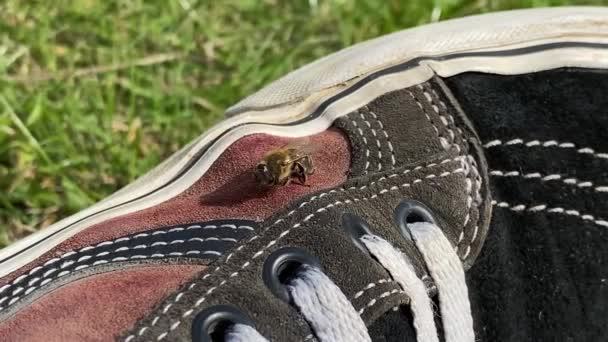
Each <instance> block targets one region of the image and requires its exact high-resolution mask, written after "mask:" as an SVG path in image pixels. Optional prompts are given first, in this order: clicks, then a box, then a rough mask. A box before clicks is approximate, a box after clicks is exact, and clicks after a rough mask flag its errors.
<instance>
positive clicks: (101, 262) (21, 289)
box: [0, 250, 222, 311]
mask: <svg viewBox="0 0 608 342" xmlns="http://www.w3.org/2000/svg"><path fill="white" fill-rule="evenodd" d="M192 252H195V251H188V252H187V253H186V254H189V253H190V254H192ZM196 252H198V253H197V254H211V255H216V256H221V255H222V253H220V252H218V251H212V250H205V251H196ZM182 254H183V253H179V255H182ZM168 255H170V256H171V255H174V253H169V254H168ZM165 256H167V255H165V254H161V253H155V254H152V255H149V256H148V255H133V256H130V257H129V258H125V257H122V258H121V259H120V260H117V259H118V258H114V259H112V260H97V261H95V262H93V263H92V264H85V265H80V266H78V267H76V268H75V269H73V270H66V271H62V272H60V273H58V274H57V276H56V277H54V278H53V277H49V278H47V279H44V278H43V279H44V280H43V281H42V282H41V283H40V285H38V286H31V287H29V288H27V289H26V291H25V293H24V294H23V296H25V295H27V294H29V293H30V292H32V291H34V290H35V289H37V288H40V287H42V286H43V285H46V284H47V283H48V282H50V281H52V280H55V279H58V278H60V277H63V276H65V275H68V274H70V273H74V272H76V271H79V270H81V269H84V268H87V267H90V266H97V265H102V264H107V263H108V262H110V261H124V260H128V259H131V260H141V259H148V258H153V257H165ZM23 289H25V288H23V287H19V288H18V290H19V291H17V290H15V291H13V293H12V295H11V296H4V297H2V298H0V304H1V303H2V302H3V301H5V300H6V299H7V298H13V299H11V300H10V301H9V303H8V304H7V305H6V306H5V307H0V311H2V310H4V309H6V308H8V307H9V306H10V305H11V304H13V303H14V302H16V301H17V300H18V299H19V298H21V297H23V296H15V295H16V294H19V293H21V292H22V291H23Z"/></svg>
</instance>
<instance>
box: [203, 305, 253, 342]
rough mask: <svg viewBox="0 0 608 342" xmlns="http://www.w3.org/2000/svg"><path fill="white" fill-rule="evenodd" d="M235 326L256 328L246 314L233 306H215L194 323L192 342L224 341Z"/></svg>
mask: <svg viewBox="0 0 608 342" xmlns="http://www.w3.org/2000/svg"><path fill="white" fill-rule="evenodd" d="M234 324H245V325H249V326H252V327H253V326H254V325H253V321H252V320H251V319H250V318H249V317H248V316H247V315H246V314H245V313H243V312H242V311H240V310H238V309H237V308H235V307H233V306H230V305H215V306H212V307H209V308H206V309H205V310H203V311H201V312H200V313H199V314H198V315H196V318H195V319H194V321H193V322H192V341H193V342H214V341H216V342H217V341H224V336H225V334H226V331H227V330H228V328H230V327H231V326H232V325H234Z"/></svg>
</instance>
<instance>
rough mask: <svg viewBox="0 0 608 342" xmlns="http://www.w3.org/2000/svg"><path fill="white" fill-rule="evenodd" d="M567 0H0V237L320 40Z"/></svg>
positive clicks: (85, 199) (70, 201)
mask: <svg viewBox="0 0 608 342" xmlns="http://www.w3.org/2000/svg"><path fill="white" fill-rule="evenodd" d="M577 3H578V4H581V2H577V1H563V0H560V1H549V0H528V1H507V0H504V1H491V0H486V1H483V0H479V1H463V0H445V1H440V0H437V1H431V0H429V1H406V0H399V1H372V0H368V1H363V0H362V1H346V0H343V1H337V0H334V1H323V0H309V1H303V0H298V1H279V0H274V1H258V0H241V1H209V0H203V1H193V0H179V1H178V0H172V1H164V0H163V1H160V0H159V1H143V0H130V1H127V0H107V1H97V0H80V1H66V0H59V1H52V2H50V1H26V0H22V1H18V0H4V1H2V3H1V4H0V247H1V246H4V245H7V244H9V243H11V242H12V241H15V240H16V239H19V238H21V237H23V236H25V235H27V234H29V233H31V232H33V231H35V230H37V229H40V228H43V227H45V226H48V225H49V224H51V223H53V222H55V221H57V220H58V219H60V218H62V217H65V216H67V215H69V214H72V213H74V212H76V211H78V210H80V209H82V208H84V207H86V206H89V205H91V204H93V203H95V202H96V201H98V200H100V199H102V198H104V197H105V196H107V195H108V194H110V193H112V192H114V191H115V190H117V189H119V188H121V187H122V186H124V185H126V184H127V183H129V182H131V181H133V180H134V179H135V178H137V177H138V176H140V175H142V174H143V173H145V172H146V171H147V170H149V169H150V168H152V167H153V166H154V165H156V164H157V163H159V162H160V161H161V160H162V159H164V158H166V157H167V156H168V155H170V154H171V153H172V152H174V151H176V150H177V149H178V148H179V147H180V146H183V145H184V144H185V143H187V142H188V141H190V140H191V139H193V138H194V137H196V136H198V135H199V134H201V133H202V132H204V131H205V129H206V128H208V127H209V126H210V125H212V124H213V123H215V122H217V121H218V120H220V119H221V118H222V115H223V110H224V109H225V108H227V107H228V106H229V105H231V104H233V103H234V102H236V101H237V100H238V99H240V98H242V97H244V96H246V95H247V94H249V93H251V92H253V91H255V90H257V89H259V88H260V87H262V86H263V85H264V84H266V83H268V82H269V81H271V80H273V79H276V78H278V77H279V76H281V75H283V74H285V73H286V72H288V71H290V70H293V69H295V68H297V67H298V66H301V65H303V64H306V63H308V62H310V61H313V60H315V59H316V58H319V57H321V56H324V55H326V54H328V53H330V52H333V51H336V50H339V49H341V48H343V47H346V46H349V45H351V44H353V43H356V42H360V41H362V40H365V39H369V38H372V37H376V36H379V35H382V34H385V33H388V32H393V31H396V30H400V29H404V28H407V27H411V26H415V25H420V24H424V23H428V22H432V21H437V20H443V19H447V18H452V17H459V16H464V15H469V14H475V13H483V12H490V11H496V10H504V9H512V8H521V7H533V6H551V5H563V4H577ZM584 3H586V4H602V3H604V4H607V1H595V2H589V1H587V2H584Z"/></svg>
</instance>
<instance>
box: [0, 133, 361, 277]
mask: <svg viewBox="0 0 608 342" xmlns="http://www.w3.org/2000/svg"><path fill="white" fill-rule="evenodd" d="M291 142H296V140H295V139H288V138H281V137H276V136H270V135H264V134H254V135H250V136H246V137H244V138H242V139H240V140H238V141H237V142H235V143H234V144H233V145H231V146H230V147H228V149H226V151H224V153H223V154H222V155H221V156H220V157H219V158H218V159H217V160H216V161H215V162H214V164H213V165H212V166H211V168H210V169H209V170H208V171H207V173H206V174H205V175H204V176H203V177H201V178H200V179H199V180H198V181H197V182H196V183H195V184H193V185H192V186H191V187H190V188H189V189H187V190H186V191H184V192H183V193H181V194H180V195H178V196H176V197H174V198H171V199H169V200H167V201H166V202H163V203H161V204H159V205H156V206H153V207H151V208H148V209H145V210H141V211H138V212H135V213H132V214H128V215H123V216H119V217H115V218H112V219H109V220H107V221H104V222H102V223H99V224H96V225H93V226H91V227H89V228H87V229H85V230H83V231H82V232H80V233H79V234H77V235H76V236H74V237H72V238H70V239H68V240H66V241H65V242H63V243H61V244H59V245H58V246H57V247H55V248H53V249H52V250H51V251H49V252H48V253H45V254H44V255H43V256H41V257H40V258H38V259H36V261H34V262H32V263H30V264H28V265H26V266H24V267H22V268H21V269H19V270H18V271H16V272H13V273H11V274H10V275H8V276H6V277H4V278H3V279H2V280H0V286H2V285H4V284H6V283H9V282H10V281H12V280H13V279H15V278H17V277H18V276H20V275H22V274H24V273H25V272H27V271H29V270H30V269H32V268H34V267H36V266H39V265H41V264H43V263H44V262H46V261H48V260H49V259H52V258H55V257H58V256H60V255H62V254H64V253H66V252H69V251H72V250H77V249H80V248H83V247H85V246H89V245H95V244H98V243H101V242H103V241H111V240H114V239H117V238H120V237H123V236H126V235H129V234H135V233H139V232H145V231H149V230H152V229H155V228H160V227H166V226H171V225H187V224H191V223H196V222H201V221H207V220H214V219H248V220H254V221H260V220H263V219H264V218H266V217H268V216H270V215H272V214H273V213H274V212H276V211H277V210H279V209H281V208H284V207H285V206H286V205H287V204H288V203H290V202H292V201H293V200H294V199H296V198H298V197H299V196H303V195H305V194H308V193H311V192H314V191H318V190H320V189H325V188H330V187H334V186H337V185H339V184H341V183H343V182H344V181H345V180H346V174H347V172H348V169H349V166H350V153H349V146H348V140H347V139H346V137H345V136H344V135H343V134H342V133H340V132H339V131H337V130H328V131H325V132H323V133H320V134H317V135H314V136H311V137H309V138H308V139H307V144H309V145H314V146H322V147H323V148H314V149H311V150H310V154H311V156H312V158H313V161H314V162H315V164H318V165H319V166H321V165H323V167H322V168H321V167H319V168H317V171H316V172H315V173H314V175H312V176H310V177H309V179H308V181H307V184H306V186H302V185H299V184H290V185H288V186H285V187H279V188H276V189H274V190H270V191H266V192H264V191H260V189H259V188H258V186H257V184H256V182H255V179H254V176H253V168H254V167H255V165H256V164H257V163H258V162H259V161H260V160H261V159H262V157H263V155H264V154H265V153H266V152H268V151H271V150H273V149H276V148H280V147H283V146H285V145H286V144H289V143H291Z"/></svg>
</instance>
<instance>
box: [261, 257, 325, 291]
mask: <svg viewBox="0 0 608 342" xmlns="http://www.w3.org/2000/svg"><path fill="white" fill-rule="evenodd" d="M302 265H310V266H315V267H318V268H321V263H320V262H319V259H317V258H316V257H314V256H312V255H310V254H308V253H307V252H306V251H304V250H303V249H300V248H295V247H284V248H281V249H278V250H276V251H274V252H273V253H272V254H270V255H269V256H268V259H266V262H265V263H264V269H263V270H262V279H263V280H264V283H265V284H266V286H267V287H268V289H270V291H272V293H273V294H274V295H275V296H277V297H278V298H280V299H281V300H283V301H285V302H287V303H290V302H291V298H290V296H289V291H288V290H287V288H286V287H285V284H287V283H288V282H289V281H290V280H291V279H293V278H294V277H295V274H296V272H297V271H298V269H299V268H300V266H302Z"/></svg>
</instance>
